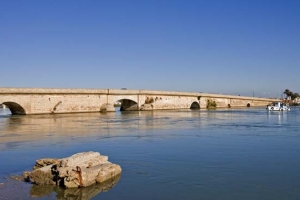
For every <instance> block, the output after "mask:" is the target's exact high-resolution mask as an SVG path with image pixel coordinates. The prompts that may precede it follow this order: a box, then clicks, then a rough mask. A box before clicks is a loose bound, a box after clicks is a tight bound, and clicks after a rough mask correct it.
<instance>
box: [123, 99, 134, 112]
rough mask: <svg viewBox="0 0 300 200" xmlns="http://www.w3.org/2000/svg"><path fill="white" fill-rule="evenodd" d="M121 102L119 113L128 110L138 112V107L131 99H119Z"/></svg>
mask: <svg viewBox="0 0 300 200" xmlns="http://www.w3.org/2000/svg"><path fill="white" fill-rule="evenodd" d="M118 101H119V102H121V107H120V111H130V110H135V111H136V110H139V105H138V103H137V102H136V101H133V100H131V99H120V100H118Z"/></svg>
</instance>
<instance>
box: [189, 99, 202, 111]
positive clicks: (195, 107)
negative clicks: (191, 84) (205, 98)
mask: <svg viewBox="0 0 300 200" xmlns="http://www.w3.org/2000/svg"><path fill="white" fill-rule="evenodd" d="M190 109H192V110H199V109H200V104H199V103H198V102H196V101H194V102H193V103H192V105H191V107H190Z"/></svg>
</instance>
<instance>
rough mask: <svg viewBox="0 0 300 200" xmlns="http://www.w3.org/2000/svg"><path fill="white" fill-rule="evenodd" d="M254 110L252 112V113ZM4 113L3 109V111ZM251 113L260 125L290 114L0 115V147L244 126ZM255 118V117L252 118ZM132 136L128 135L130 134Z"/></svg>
mask: <svg viewBox="0 0 300 200" xmlns="http://www.w3.org/2000/svg"><path fill="white" fill-rule="evenodd" d="M251 112H252V113H251ZM2 113H3V112H2ZM249 114H251V115H255V116H256V117H257V119H254V122H255V121H257V124H260V123H261V122H262V120H265V119H264V118H265V116H267V117H268V119H269V120H271V121H272V122H273V121H274V119H273V118H274V117H277V118H278V123H284V122H285V120H287V113H285V114H284V113H282V114H278V113H266V112H265V111H264V110H263V111H258V110H247V111H245V110H232V109H224V110H214V111H207V110H201V111H199V110H198V111H191V110H179V111H143V112H135V111H134V112H129V111H128V112H116V113H105V114H103V113H81V114H59V115H50V114H49V115H25V116H11V115H0V138H1V140H0V149H1V143H2V144H5V145H6V146H7V145H10V143H13V144H12V145H17V143H18V142H23V141H38V140H44V139H45V138H52V139H62V137H66V138H67V139H68V140H70V141H71V140H72V139H76V138H84V137H87V136H88V137H93V136H97V138H101V137H103V138H107V137H119V136H123V135H122V134H123V133H124V132H126V133H130V134H132V135H130V136H139V134H142V133H144V132H147V131H150V130H163V129H168V130H178V129H194V128H197V129H214V128H219V127H222V126H224V127H225V126H230V127H235V126H238V127H242V126H243V124H247V122H248V121H249V118H248V116H249ZM252 120H253V119H252ZM127 136H128V134H127Z"/></svg>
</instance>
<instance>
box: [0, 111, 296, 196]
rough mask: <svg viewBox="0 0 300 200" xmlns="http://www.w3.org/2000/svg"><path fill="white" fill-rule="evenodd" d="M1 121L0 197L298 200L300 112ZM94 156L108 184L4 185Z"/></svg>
mask: <svg viewBox="0 0 300 200" xmlns="http://www.w3.org/2000/svg"><path fill="white" fill-rule="evenodd" d="M5 112H6V111H3V110H1V111H0V113H1V115H0V158H1V162H0V182H1V183H5V184H4V186H3V185H2V186H1V187H0V192H1V195H2V198H4V199H30V198H32V197H36V198H41V199H56V198H58V199H89V198H92V197H93V199H121V198H122V199H143V200H147V199H149V200H150V199H151V200H152V199H202V200H205V199H209V200H214V199H228V200H229V199H230V200H232V199H239V200H240V199H243V200H247V199H264V200H268V199H270V200H271V199H272V200H276V199H289V200H291V199H300V173H299V169H300V110H299V108H297V107H294V108H293V110H292V111H290V112H267V111H266V110H265V109H264V108H255V109H254V108H251V109H228V110H227V109H225V110H213V111H207V110H201V111H191V110H181V111H154V112H151V111H149V112H147V111H145V112H124V113H121V112H116V113H108V114H101V113H93V114H61V115H34V116H10V115H7V112H6V113H5ZM82 151H99V152H100V153H101V154H103V155H108V156H109V160H110V161H111V162H114V163H118V164H120V165H121V167H122V169H123V171H122V174H121V177H120V179H119V180H118V182H117V183H116V184H115V185H114V187H112V188H109V187H111V186H101V185H94V186H92V187H89V188H84V189H81V190H77V191H71V190H69V191H62V190H60V189H59V188H51V187H50V188H38V187H34V186H32V185H30V184H27V183H22V182H15V181H12V180H10V179H9V178H8V177H9V176H10V175H16V174H21V173H22V172H23V171H25V170H31V168H32V166H33V165H34V163H35V160H36V159H39V158H44V157H52V158H55V157H57V158H61V157H67V156H70V155H72V154H74V153H77V152H82Z"/></svg>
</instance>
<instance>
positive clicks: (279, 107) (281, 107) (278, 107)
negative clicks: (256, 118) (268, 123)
mask: <svg viewBox="0 0 300 200" xmlns="http://www.w3.org/2000/svg"><path fill="white" fill-rule="evenodd" d="M267 110H270V111H285V110H291V107H290V106H289V105H288V104H285V103H282V102H274V103H272V105H268V106H267Z"/></svg>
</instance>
